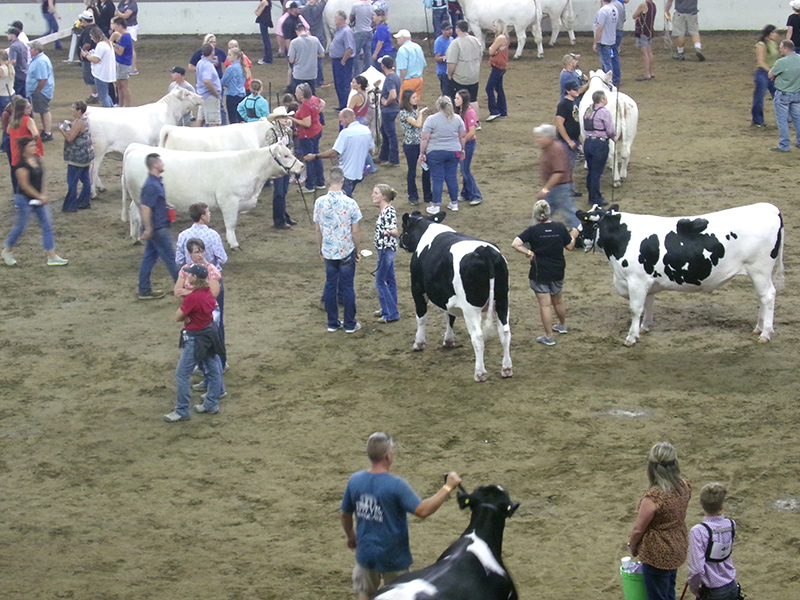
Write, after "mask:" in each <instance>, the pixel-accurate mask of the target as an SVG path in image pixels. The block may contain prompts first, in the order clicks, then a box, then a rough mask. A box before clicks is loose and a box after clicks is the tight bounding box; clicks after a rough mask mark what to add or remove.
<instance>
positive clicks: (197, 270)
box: [184, 263, 208, 279]
mask: <svg viewBox="0 0 800 600" xmlns="http://www.w3.org/2000/svg"><path fill="white" fill-rule="evenodd" d="M184 271H185V272H186V273H189V274H190V275H194V276H195V277H199V278H200V279H206V278H207V277H208V269H207V268H206V266H205V265H201V264H200V263H194V264H193V265H191V266H189V267H188V268H186V269H184Z"/></svg>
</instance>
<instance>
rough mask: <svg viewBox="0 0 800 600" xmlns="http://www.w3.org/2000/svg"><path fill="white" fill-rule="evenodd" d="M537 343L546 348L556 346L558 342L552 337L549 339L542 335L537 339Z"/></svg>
mask: <svg viewBox="0 0 800 600" xmlns="http://www.w3.org/2000/svg"><path fill="white" fill-rule="evenodd" d="M536 341H537V342H539V343H540V344H544V345H545V346H555V345H556V341H555V340H554V339H553V338H551V337H547V336H546V335H540V336H539V337H537V338H536Z"/></svg>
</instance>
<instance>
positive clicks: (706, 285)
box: [576, 203, 784, 346]
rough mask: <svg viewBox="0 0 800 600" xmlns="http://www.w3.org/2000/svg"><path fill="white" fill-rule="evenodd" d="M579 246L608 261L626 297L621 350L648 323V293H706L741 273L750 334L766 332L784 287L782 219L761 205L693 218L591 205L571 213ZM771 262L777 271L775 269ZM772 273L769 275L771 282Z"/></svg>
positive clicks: (765, 334)
mask: <svg viewBox="0 0 800 600" xmlns="http://www.w3.org/2000/svg"><path fill="white" fill-rule="evenodd" d="M576 214H577V216H578V218H579V219H580V220H581V221H582V223H583V232H582V234H581V235H582V237H583V239H584V246H585V247H586V249H590V248H592V246H593V245H594V244H597V246H599V247H600V248H602V249H603V250H604V251H605V253H606V256H607V257H608V260H609V261H610V263H611V271H612V273H613V275H614V287H615V288H616V290H617V292H618V293H619V294H620V295H621V296H623V297H625V298H628V299H629V300H630V307H631V316H632V319H633V320H632V322H631V328H630V331H628V337H627V338H626V339H625V345H626V346H631V345H633V344H635V343H636V340H637V338H638V337H639V330H640V321H641V330H642V331H648V330H649V328H650V326H651V325H652V324H653V295H654V294H655V293H656V292H660V291H662V290H676V291H679V292H711V291H713V290H715V289H717V288H718V287H720V286H722V285H723V284H725V283H727V282H728V281H730V280H731V279H733V278H734V277H735V276H736V275H739V274H743V273H744V274H747V275H748V276H749V277H750V280H751V281H752V282H753V286H754V287H755V288H756V294H757V295H758V302H759V309H758V322H757V323H756V328H755V331H753V333H754V334H757V335H760V337H759V340H758V341H759V342H768V341H769V339H770V336H771V335H772V332H773V328H772V319H773V315H774V312H775V291H776V287H777V289H780V288H781V287H782V286H783V279H784V277H783V219H782V217H781V213H780V211H779V210H778V208H777V207H775V206H773V205H772V204H766V203H760V204H751V205H749V206H740V207H738V208H729V209H727V210H721V211H719V212H715V213H709V214H706V215H699V216H696V217H655V216H651V215H634V214H630V213H622V212H617V206H616V205H615V206H612V207H611V208H610V209H608V210H604V209H599V208H597V207H595V208H593V209H592V210H591V211H589V212H584V211H580V210H579V211H577V212H576ZM776 263H777V270H775V266H776ZM773 271H775V276H774V279H773Z"/></svg>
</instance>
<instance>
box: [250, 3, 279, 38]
mask: <svg viewBox="0 0 800 600" xmlns="http://www.w3.org/2000/svg"><path fill="white" fill-rule="evenodd" d="M256 23H258V24H259V25H266V26H267V27H272V0H268V2H267V5H266V6H265V7H264V10H262V11H261V14H260V15H258V16H257V17H256ZM281 33H283V32H281Z"/></svg>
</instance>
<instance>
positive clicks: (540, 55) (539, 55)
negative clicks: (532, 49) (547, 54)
mask: <svg viewBox="0 0 800 600" xmlns="http://www.w3.org/2000/svg"><path fill="white" fill-rule="evenodd" d="M536 58H544V52H543V53H541V54H537V55H536Z"/></svg>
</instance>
